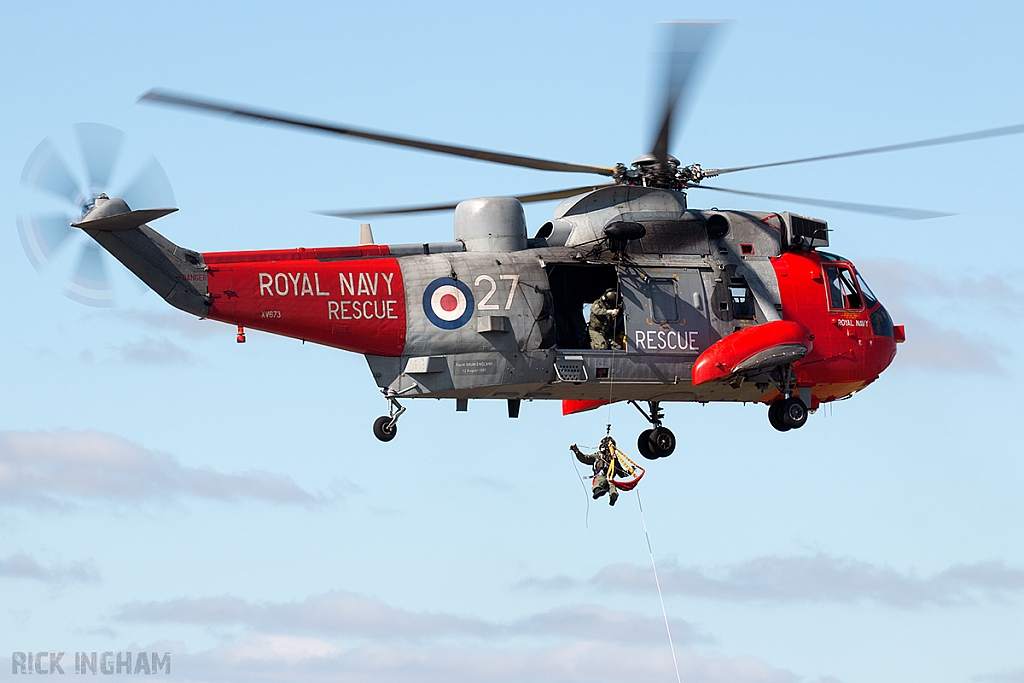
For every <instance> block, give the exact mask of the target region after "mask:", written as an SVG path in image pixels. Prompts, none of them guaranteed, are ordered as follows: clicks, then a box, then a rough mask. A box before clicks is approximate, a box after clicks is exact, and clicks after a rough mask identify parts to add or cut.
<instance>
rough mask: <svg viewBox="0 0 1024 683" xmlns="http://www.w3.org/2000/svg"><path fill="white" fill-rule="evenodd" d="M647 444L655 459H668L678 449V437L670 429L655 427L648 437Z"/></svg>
mask: <svg viewBox="0 0 1024 683" xmlns="http://www.w3.org/2000/svg"><path fill="white" fill-rule="evenodd" d="M647 444H648V447H649V448H650V450H651V453H652V454H653V455H654V457H655V458H667V457H668V456H670V455H672V451H674V450H675V449H676V435H675V434H673V433H672V430H670V429H669V428H668V427H655V428H654V429H652V430H651V433H650V435H649V436H648V437H647Z"/></svg>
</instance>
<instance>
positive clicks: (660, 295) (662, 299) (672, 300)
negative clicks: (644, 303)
mask: <svg viewBox="0 0 1024 683" xmlns="http://www.w3.org/2000/svg"><path fill="white" fill-rule="evenodd" d="M648 286H649V287H650V292H651V314H652V315H653V316H654V321H655V322H659V323H674V322H676V321H678V320H679V294H678V291H677V290H676V281H675V279H672V278H651V280H649V281H648Z"/></svg>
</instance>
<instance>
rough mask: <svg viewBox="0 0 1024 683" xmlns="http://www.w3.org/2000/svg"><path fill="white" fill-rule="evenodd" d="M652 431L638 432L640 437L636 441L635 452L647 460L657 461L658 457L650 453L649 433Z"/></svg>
mask: <svg viewBox="0 0 1024 683" xmlns="http://www.w3.org/2000/svg"><path fill="white" fill-rule="evenodd" d="M653 431H654V430H653V429H645V430H644V431H642V432H640V436H639V437H638V438H637V440H636V450H637V452H638V453H639V454H640V455H642V456H644V457H645V458H647V459H648V460H657V459H658V456H656V455H655V454H654V452H653V451H651V432H653Z"/></svg>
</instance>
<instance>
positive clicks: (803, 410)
mask: <svg viewBox="0 0 1024 683" xmlns="http://www.w3.org/2000/svg"><path fill="white" fill-rule="evenodd" d="M779 413H780V414H781V416H782V424H784V425H786V426H787V427H789V428H790V429H800V428H801V427H803V426H804V423H806V422H807V406H806V405H804V402H803V401H801V400H800V399H799V398H798V397H796V396H790V397H789V398H787V399H786V400H785V401H783V402H782V408H781V409H780V410H779Z"/></svg>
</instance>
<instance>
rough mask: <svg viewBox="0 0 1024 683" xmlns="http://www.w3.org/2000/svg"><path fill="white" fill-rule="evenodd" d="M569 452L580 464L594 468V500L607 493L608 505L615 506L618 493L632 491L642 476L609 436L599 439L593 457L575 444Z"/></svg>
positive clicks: (638, 469)
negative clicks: (599, 442) (598, 444)
mask: <svg viewBox="0 0 1024 683" xmlns="http://www.w3.org/2000/svg"><path fill="white" fill-rule="evenodd" d="M569 450H571V451H572V452H573V453H575V454H576V459H577V460H579V461H580V462H581V463H583V464H584V465H590V466H591V467H593V468H594V479H593V488H592V491H593V493H594V500H597V499H598V498H600V497H601V496H603V495H604V494H606V493H607V494H608V504H609V505H615V501H617V500H618V499H619V491H620V490H622V491H632V490H633V487H634V486H636V485H637V483H638V482H639V481H640V478H641V477H643V476H644V468H643V467H640V466H639V465H637V464H636V463H635V462H633V461H632V460H630V459H629V458H628V457H626V454H625V453H623V452H622V451H620V450H619V449H618V448H617V447H616V446H615V439H613V438H612V437H610V436H606V437H604V438H603V439H601V445H600V446H599V447H598V449H597V453H594V454H593V455H588V454H586V453H584V452H583V451H581V450H580V449H579V448H578V447H577V446H576V444H573V445H571V446H569ZM617 477H630V479H618V478H617Z"/></svg>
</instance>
